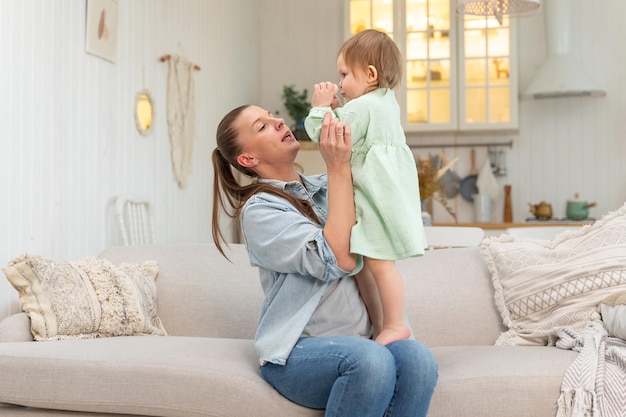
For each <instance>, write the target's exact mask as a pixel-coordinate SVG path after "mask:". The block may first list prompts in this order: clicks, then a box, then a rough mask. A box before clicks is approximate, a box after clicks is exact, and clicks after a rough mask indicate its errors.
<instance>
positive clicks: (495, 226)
mask: <svg viewBox="0 0 626 417" xmlns="http://www.w3.org/2000/svg"><path fill="white" fill-rule="evenodd" d="M590 223H593V221H592V220H587V221H579V222H575V221H573V222H558V221H545V222H524V223H433V226H453V227H480V228H481V229H485V230H492V229H508V228H509V227H546V226H547V227H550V226H559V227H564V226H565V227H575V226H583V225H585V224H590Z"/></svg>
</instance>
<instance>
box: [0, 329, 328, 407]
mask: <svg viewBox="0 0 626 417" xmlns="http://www.w3.org/2000/svg"><path fill="white" fill-rule="evenodd" d="M0 369H2V378H0V402H3V403H9V404H17V405H24V406H28V407H38V408H50V409H58V410H74V411H81V412H100V413H120V414H123V415H130V414H138V415H149V416H165V417H199V416H205V417H206V416H215V417H217V416H257V417H294V416H303V417H314V416H316V417H321V416H323V412H321V411H319V410H310V409H306V408H304V407H301V406H298V405H296V404H294V403H292V402H290V401H288V400H286V399H285V398H284V397H282V396H281V395H280V394H279V393H278V392H277V391H276V390H274V389H273V388H272V387H271V386H270V385H268V384H267V383H266V382H265V381H264V380H263V378H262V377H261V375H260V372H259V367H258V360H257V357H256V353H255V351H254V343H253V341H252V340H241V339H216V338H204V337H179V336H169V337H156V336H146V337H133V336H128V337H112V338H104V339H85V340H61V341H59V342H55V343H33V342H29V343H1V344H0Z"/></svg>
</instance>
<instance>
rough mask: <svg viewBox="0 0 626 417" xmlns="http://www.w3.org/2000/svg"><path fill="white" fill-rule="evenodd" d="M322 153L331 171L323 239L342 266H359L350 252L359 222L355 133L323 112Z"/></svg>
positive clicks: (328, 170) (329, 171) (347, 269)
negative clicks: (352, 164) (353, 166)
mask: <svg viewBox="0 0 626 417" xmlns="http://www.w3.org/2000/svg"><path fill="white" fill-rule="evenodd" d="M320 153H321V154H322V158H324V162H326V168H327V174H328V218H327V219H326V224H325V225H324V238H325V239H326V242H327V243H328V244H329V246H330V247H331V249H332V250H333V253H334V254H335V258H336V259H337V264H338V265H339V267H340V268H342V269H344V270H346V271H352V270H353V269H354V268H355V267H356V256H355V255H354V254H352V253H350V234H351V233H352V226H354V224H355V223H356V214H355V210H354V190H353V188H352V171H351V169H350V155H351V153H352V136H351V132H350V126H349V125H344V124H343V123H341V122H340V121H339V120H338V119H336V118H332V116H331V114H330V113H327V114H326V115H324V120H323V122H322V134H321V135H320Z"/></svg>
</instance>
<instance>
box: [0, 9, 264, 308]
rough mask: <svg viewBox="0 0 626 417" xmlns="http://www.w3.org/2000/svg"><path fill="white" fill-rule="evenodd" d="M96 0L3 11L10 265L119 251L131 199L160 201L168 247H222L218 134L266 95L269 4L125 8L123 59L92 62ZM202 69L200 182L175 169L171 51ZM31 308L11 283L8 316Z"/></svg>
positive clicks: (1, 91)
mask: <svg viewBox="0 0 626 417" xmlns="http://www.w3.org/2000/svg"><path fill="white" fill-rule="evenodd" d="M85 5H86V2H85V1H77V0H51V1H35V0H6V1H5V0H3V1H2V2H1V3H0V53H1V56H2V65H0V96H1V99H0V115H1V116H0V117H1V120H2V123H1V125H2V134H0V149H1V152H0V265H1V266H4V265H6V263H7V262H8V261H9V260H10V259H13V258H14V257H16V256H18V255H20V254H22V253H25V252H28V253H33V254H40V255H42V256H46V257H51V258H55V259H67V260H69V259H75V258H79V257H83V256H90V255H97V254H98V253H100V252H101V251H102V250H103V249H104V248H105V247H107V246H109V245H111V244H115V243H117V241H116V236H115V235H112V234H111V233H110V227H109V223H107V220H108V219H110V214H111V213H110V211H109V208H110V207H109V206H110V202H111V199H112V198H113V197H114V196H116V195H118V194H121V193H127V192H130V193H141V194H144V195H146V196H147V197H148V198H150V199H151V200H152V202H153V204H154V211H155V216H156V229H157V230H156V231H157V240H158V242H162V243H168V242H204V241H210V240H211V200H212V198H211V189H212V180H213V175H212V165H211V163H210V152H211V151H212V149H213V148H214V147H215V139H214V137H215V128H216V125H217V123H218V121H219V119H220V118H221V116H222V115H223V114H225V113H226V111H227V110H229V109H231V108H233V107H235V106H237V105H240V104H243V103H247V102H254V101H256V100H257V97H258V85H259V82H258V81H259V71H258V62H259V57H258V49H257V47H256V42H255V40H256V39H257V36H258V20H257V6H258V5H257V2H256V1H255V0H210V1H207V0H132V1H129V0H119V34H118V36H119V43H118V48H119V49H118V60H117V62H116V63H114V64H113V63H110V62H108V61H105V60H102V59H100V58H97V57H94V56H92V55H88V54H86V53H85V46H84V44H85V41H84V39H85ZM181 52H184V54H185V55H186V56H187V57H188V58H189V59H190V60H191V61H193V62H195V63H197V65H199V66H200V67H201V68H202V69H201V71H199V72H196V74H195V76H196V78H195V79H196V111H197V113H196V141H195V151H194V160H193V171H192V173H191V176H190V180H189V184H188V186H187V187H186V188H185V189H180V188H179V187H178V185H177V184H176V181H175V178H174V176H173V173H172V169H171V162H170V147H169V137H168V133H167V123H166V119H165V117H166V76H167V64H164V63H161V62H159V61H158V58H159V57H160V56H162V55H164V54H177V53H178V54H180V53H181ZM142 88H148V89H149V90H150V91H151V92H152V95H153V98H154V100H155V105H156V119H155V124H154V128H153V131H152V132H151V134H150V135H149V136H147V137H142V136H140V135H139V134H138V133H137V131H136V130H135V126H134V116H133V108H134V107H133V101H134V98H135V94H136V92H137V91H138V90H140V89H142ZM18 310H19V304H18V302H17V297H16V294H15V290H13V289H12V288H11V287H10V285H9V284H8V283H7V282H6V280H5V279H4V277H3V278H2V279H1V280H0V319H1V318H2V317H4V316H6V315H8V314H9V313H12V312H16V311H18Z"/></svg>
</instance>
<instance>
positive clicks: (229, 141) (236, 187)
mask: <svg viewBox="0 0 626 417" xmlns="http://www.w3.org/2000/svg"><path fill="white" fill-rule="evenodd" d="M248 107H250V105H245V106H241V107H237V108H236V109H233V110H231V111H230V112H229V113H228V114H226V116H224V118H223V119H222V121H221V122H220V123H219V125H218V126H217V134H216V139H217V147H216V148H215V149H214V150H213V154H212V160H213V216H212V223H213V224H212V232H213V242H215V245H216V246H217V249H218V250H219V251H220V253H221V254H222V255H223V256H224V257H226V258H228V257H227V256H226V255H225V254H224V249H223V247H222V243H226V240H225V239H224V235H223V234H222V230H221V229H220V226H219V219H220V212H221V211H222V210H223V211H224V212H225V213H226V215H227V216H228V217H231V218H239V215H240V214H241V210H242V209H243V206H244V205H245V203H246V201H248V199H249V198H250V197H252V196H253V195H255V194H258V193H261V192H266V193H270V194H274V195H276V196H279V197H282V198H284V199H286V200H287V201H288V202H289V203H291V204H292V205H293V206H294V207H296V208H297V209H298V210H299V211H300V212H301V213H302V214H303V215H305V216H307V217H309V218H310V219H311V220H313V221H315V222H316V223H320V221H319V218H318V217H317V215H316V214H315V212H314V211H313V207H312V206H311V204H310V203H309V202H308V201H305V200H301V199H299V198H296V197H294V196H293V195H291V194H289V193H287V192H285V191H283V190H281V189H279V188H276V187H274V186H272V185H269V184H266V183H262V182H257V181H254V182H252V183H251V184H248V185H241V184H239V181H237V179H236V178H235V176H234V175H233V170H232V168H235V169H236V170H238V171H239V172H241V173H242V174H244V175H246V176H248V177H251V178H253V179H258V176H257V174H256V172H254V171H253V170H251V169H249V168H245V167H243V166H241V165H240V164H239V163H238V162H237V157H238V156H239V155H240V154H241V153H242V150H243V147H242V145H241V142H240V141H239V132H238V131H237V129H235V127H234V124H235V122H236V121H237V120H238V119H239V116H240V115H241V113H242V112H243V111H244V110H245V109H247V108H248Z"/></svg>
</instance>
